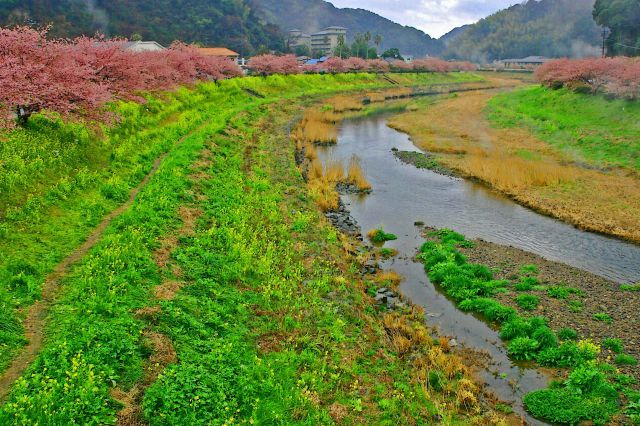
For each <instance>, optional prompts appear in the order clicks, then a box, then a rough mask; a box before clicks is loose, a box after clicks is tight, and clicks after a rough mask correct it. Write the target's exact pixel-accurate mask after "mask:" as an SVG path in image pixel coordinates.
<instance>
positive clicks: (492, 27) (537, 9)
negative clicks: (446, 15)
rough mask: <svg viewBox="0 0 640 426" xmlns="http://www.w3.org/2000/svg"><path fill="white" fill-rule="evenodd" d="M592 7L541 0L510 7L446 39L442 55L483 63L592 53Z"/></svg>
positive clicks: (595, 32) (575, 0)
mask: <svg viewBox="0 0 640 426" xmlns="http://www.w3.org/2000/svg"><path fill="white" fill-rule="evenodd" d="M593 4H594V0H541V1H528V2H526V3H523V4H518V5H515V6H512V7H510V8H508V9H505V10H502V11H500V12H497V13H495V14H493V15H491V16H489V17H487V18H485V19H482V20H480V21H479V22H477V23H476V24H474V25H471V26H470V27H469V28H468V29H467V30H466V31H464V33H463V34H460V35H458V36H457V37H454V38H453V39H451V40H450V43H449V44H448V46H447V49H446V51H445V53H444V55H445V57H447V58H460V59H470V60H474V61H478V62H484V61H493V60H495V59H504V58H519V57H525V56H529V55H541V56H548V57H559V56H568V57H581V56H586V55H593V54H597V53H598V45H599V43H600V32H599V29H598V26H597V25H596V23H595V22H594V20H593V17H592V11H593ZM454 31H455V30H454Z"/></svg>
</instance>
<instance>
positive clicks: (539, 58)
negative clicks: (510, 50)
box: [502, 56, 550, 64]
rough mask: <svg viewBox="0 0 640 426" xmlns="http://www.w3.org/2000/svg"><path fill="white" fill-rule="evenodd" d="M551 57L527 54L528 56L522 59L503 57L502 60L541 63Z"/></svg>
mask: <svg viewBox="0 0 640 426" xmlns="http://www.w3.org/2000/svg"><path fill="white" fill-rule="evenodd" d="M549 60H550V59H549V58H545V57H544V56H527V57H526V58H520V59H503V60H502V62H520V63H532V64H539V63H543V62H547V61H549Z"/></svg>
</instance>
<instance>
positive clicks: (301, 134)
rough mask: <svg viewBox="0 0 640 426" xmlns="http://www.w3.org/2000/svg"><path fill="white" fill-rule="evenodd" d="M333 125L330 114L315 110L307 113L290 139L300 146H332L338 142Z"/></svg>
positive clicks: (333, 119) (333, 121)
mask: <svg viewBox="0 0 640 426" xmlns="http://www.w3.org/2000/svg"><path fill="white" fill-rule="evenodd" d="M335 123H336V121H335V118H334V117H333V116H332V115H331V114H327V113H325V112H323V111H316V110H311V111H307V112H305V114H304V116H303V117H302V120H301V121H300V124H298V126H297V127H296V129H295V130H294V131H293V133H292V137H293V139H294V140H295V141H296V142H300V143H302V144H334V143H336V142H337V141H338V131H337V129H336V124H335Z"/></svg>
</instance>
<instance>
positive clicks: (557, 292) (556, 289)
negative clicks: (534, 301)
mask: <svg viewBox="0 0 640 426" xmlns="http://www.w3.org/2000/svg"><path fill="white" fill-rule="evenodd" d="M547 294H548V295H549V297H553V298H554V299H566V298H568V297H569V295H571V294H578V295H582V294H583V292H582V291H581V290H579V289H577V288H572V287H566V286H562V285H560V286H551V287H549V288H547Z"/></svg>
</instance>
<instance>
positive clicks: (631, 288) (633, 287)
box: [620, 283, 640, 291]
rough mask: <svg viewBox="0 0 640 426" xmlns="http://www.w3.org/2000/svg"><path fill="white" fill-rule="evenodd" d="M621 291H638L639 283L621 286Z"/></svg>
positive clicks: (639, 288)
mask: <svg viewBox="0 0 640 426" xmlns="http://www.w3.org/2000/svg"><path fill="white" fill-rule="evenodd" d="M620 290H622V291H640V283H637V284H622V285H621V286H620Z"/></svg>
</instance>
